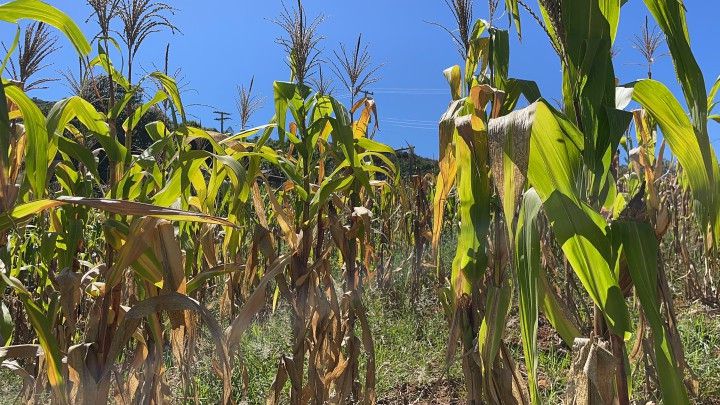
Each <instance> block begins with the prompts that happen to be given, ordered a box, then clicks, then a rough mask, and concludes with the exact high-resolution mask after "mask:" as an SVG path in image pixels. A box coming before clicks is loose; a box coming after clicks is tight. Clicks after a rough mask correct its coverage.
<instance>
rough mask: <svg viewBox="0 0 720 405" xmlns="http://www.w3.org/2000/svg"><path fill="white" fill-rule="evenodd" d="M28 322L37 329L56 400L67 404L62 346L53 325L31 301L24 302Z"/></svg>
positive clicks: (36, 332)
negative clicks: (54, 332) (53, 330)
mask: <svg viewBox="0 0 720 405" xmlns="http://www.w3.org/2000/svg"><path fill="white" fill-rule="evenodd" d="M23 304H24V307H25V312H26V313H27V316H28V320H29V321H30V323H31V324H32V326H33V329H35V334H36V335H37V338H38V340H39V341H40V347H42V349H43V351H44V352H45V362H46V363H47V376H48V380H49V381H50V386H51V387H52V390H53V394H54V396H55V399H56V400H57V401H59V402H60V403H63V404H65V403H67V398H66V395H65V381H64V380H63V373H62V367H63V366H62V354H61V353H60V345H58V342H57V339H55V335H54V334H53V332H52V329H53V325H52V323H51V322H50V320H49V319H48V318H47V316H46V315H45V314H44V313H43V311H42V310H41V309H40V308H39V307H38V306H37V305H36V304H35V303H34V302H33V301H32V300H29V299H26V300H23Z"/></svg>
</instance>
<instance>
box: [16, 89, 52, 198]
mask: <svg viewBox="0 0 720 405" xmlns="http://www.w3.org/2000/svg"><path fill="white" fill-rule="evenodd" d="M5 95H6V96H7V97H8V98H9V99H10V100H12V101H13V102H14V103H15V104H16V105H17V106H18V108H19V109H20V112H21V113H22V119H23V125H25V133H26V134H27V153H26V156H25V167H26V170H27V173H28V174H27V180H28V182H29V183H30V187H31V188H32V190H33V193H34V194H35V197H36V198H43V197H44V196H45V193H46V192H47V191H46V186H47V174H48V166H49V165H50V160H49V159H48V144H49V138H48V132H47V129H46V128H45V116H44V115H43V113H42V111H40V109H39V108H38V106H37V105H35V103H34V102H33V101H32V100H30V98H29V97H28V96H27V95H25V93H24V92H23V91H22V90H21V89H20V88H19V87H17V86H13V85H7V84H5Z"/></svg>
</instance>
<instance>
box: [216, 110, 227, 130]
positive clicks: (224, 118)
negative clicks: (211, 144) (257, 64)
mask: <svg viewBox="0 0 720 405" xmlns="http://www.w3.org/2000/svg"><path fill="white" fill-rule="evenodd" d="M213 114H217V115H218V117H217V118H215V121H220V133H221V134H224V133H225V121H227V120H229V119H230V113H226V112H223V111H213Z"/></svg>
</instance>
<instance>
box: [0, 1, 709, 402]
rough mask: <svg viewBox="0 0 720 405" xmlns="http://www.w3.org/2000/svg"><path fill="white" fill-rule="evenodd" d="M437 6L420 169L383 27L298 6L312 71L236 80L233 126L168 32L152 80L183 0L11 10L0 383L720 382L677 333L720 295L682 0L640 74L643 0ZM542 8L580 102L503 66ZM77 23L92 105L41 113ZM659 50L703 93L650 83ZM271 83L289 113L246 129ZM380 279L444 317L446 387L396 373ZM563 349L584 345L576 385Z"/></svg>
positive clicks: (83, 82)
mask: <svg viewBox="0 0 720 405" xmlns="http://www.w3.org/2000/svg"><path fill="white" fill-rule="evenodd" d="M445 2H446V3H447V6H448V7H447V8H448V17H449V18H451V19H452V21H453V22H454V24H455V25H454V26H450V27H443V28H444V29H445V30H446V31H447V33H449V34H450V36H451V38H450V40H451V41H448V46H452V45H453V44H454V45H455V46H456V47H457V51H458V55H459V60H457V61H456V62H457V64H454V65H453V61H448V63H447V65H452V66H450V67H448V68H447V70H445V71H444V72H438V74H440V73H443V74H444V76H445V78H446V79H447V85H448V92H447V95H448V96H447V97H448V99H447V101H448V107H447V110H446V111H444V112H443V111H438V112H437V117H441V118H440V119H439V122H438V133H437V140H438V144H439V155H438V160H437V162H436V166H435V167H434V168H432V169H431V170H427V171H424V172H423V171H421V170H416V171H415V172H413V173H407V172H405V168H404V167H401V164H400V161H401V160H399V159H400V153H399V152H397V151H396V150H395V149H394V148H392V147H390V146H388V145H386V144H384V143H382V142H380V141H379V140H378V139H376V136H375V135H376V132H377V130H378V128H379V125H380V123H381V122H382V107H383V106H382V105H378V103H376V101H375V99H374V98H373V97H372V94H371V93H370V92H369V90H372V86H373V85H374V84H375V83H376V82H377V81H378V80H379V74H378V72H379V71H381V69H382V66H381V65H380V64H376V63H375V62H374V60H373V59H372V57H371V54H370V48H369V47H368V46H367V45H366V43H365V42H364V41H363V37H362V35H360V33H357V41H354V42H353V43H352V44H351V45H348V46H345V45H343V46H341V48H340V49H339V50H338V51H335V52H327V51H321V49H322V47H321V46H320V45H319V44H320V41H321V40H322V39H323V38H322V35H321V29H322V19H321V18H315V17H314V16H309V15H308V13H307V12H306V10H305V9H304V7H303V4H302V3H301V2H300V0H297V1H296V2H292V4H287V5H284V8H283V10H284V11H283V13H282V14H281V15H279V16H278V17H277V19H276V20H274V21H273V22H274V23H275V24H277V26H278V28H279V29H280V30H281V31H282V32H283V36H281V37H280V38H279V39H278V40H277V45H278V46H279V47H280V48H281V49H282V50H283V51H284V52H285V54H286V60H285V61H284V62H286V63H287V66H288V68H289V74H290V77H291V80H290V81H275V82H274V83H260V82H258V81H256V80H255V79H251V80H250V81H249V84H248V85H242V86H239V87H238V89H237V93H238V99H237V109H238V111H239V113H240V114H239V115H240V117H241V118H240V119H241V124H242V128H241V130H240V131H239V132H236V133H225V131H222V130H221V131H213V130H209V129H203V128H200V127H199V125H196V123H194V122H192V121H191V120H190V119H188V113H187V106H186V105H185V104H183V91H182V87H183V84H182V83H181V80H180V79H179V78H178V77H177V75H174V74H173V73H172V72H169V70H168V67H167V66H168V59H169V47H168V51H167V52H166V53H165V55H158V56H157V60H164V66H165V68H164V69H160V70H158V71H152V72H141V71H140V70H138V66H137V62H136V54H137V52H138V49H140V48H141V46H142V44H143V42H144V41H145V40H146V39H147V38H148V37H149V36H151V35H153V34H154V33H156V32H159V31H168V32H176V31H179V30H181V29H182V27H176V26H175V23H174V21H173V16H174V13H175V11H176V10H175V9H174V7H173V5H172V3H163V2H160V1H155V0H87V2H81V3H82V7H85V8H87V10H88V14H91V15H92V16H91V17H90V20H89V21H91V22H92V23H93V24H94V25H96V27H97V34H96V35H95V34H92V35H90V34H86V33H83V32H82V31H81V30H80V28H79V27H78V25H77V24H76V22H74V21H73V20H72V19H70V18H69V17H68V16H67V14H65V13H64V12H63V11H61V10H59V9H57V8H55V7H53V6H51V5H49V4H47V3H44V2H42V1H40V0H13V1H9V2H7V3H4V4H0V20H2V21H3V23H4V24H5V25H11V24H12V25H15V26H16V27H17V29H16V34H15V36H14V38H6V43H7V45H6V47H5V51H6V56H5V57H4V60H3V62H2V69H0V70H1V71H2V75H3V76H2V77H3V78H2V86H0V91H2V93H3V94H0V169H1V170H0V248H1V249H0V287H2V291H3V295H2V301H1V302H0V365H1V366H2V367H1V368H2V369H3V372H2V373H0V375H1V376H2V378H3V379H4V380H6V381H8V386H12V387H15V388H13V389H12V391H11V396H10V397H8V398H5V397H0V398H4V399H2V400H0V401H5V400H7V401H15V402H16V403H53V404H103V403H118V404H136V403H138V404H140V403H142V404H146V403H148V404H161V403H223V404H244V403H263V402H264V403H267V404H293V405H294V404H326V403H328V404H346V403H363V404H376V403H429V404H430V403H468V404H498V405H499V404H542V403H565V404H578V405H582V404H587V405H591V404H616V403H617V404H621V405H624V404H631V403H642V404H644V403H663V404H690V403H716V402H713V401H720V393H718V392H717V388H716V387H713V386H712V385H713V383H712V382H711V381H710V380H707V379H705V378H703V377H701V376H699V374H698V372H697V370H694V369H693V363H692V362H691V361H690V360H689V356H688V354H687V351H688V350H689V349H688V347H689V345H690V346H692V345H694V344H695V343H697V342H693V340H692V338H687V337H685V336H684V335H683V333H682V331H681V327H680V326H679V325H680V324H681V323H682V322H683V320H684V318H685V317H686V316H687V315H684V314H687V312H686V310H685V309H686V308H687V305H686V304H687V303H695V304H696V305H697V306H699V307H701V308H703V310H704V311H706V312H707V313H709V314H711V317H712V316H715V317H716V318H715V320H717V314H718V312H717V311H718V310H720V256H719V255H718V249H720V165H719V164H718V158H717V156H716V153H715V151H714V150H713V148H712V145H711V142H710V136H709V132H708V125H709V122H712V121H718V122H720V116H719V115H716V114H715V113H714V109H715V107H716V105H717V102H716V101H715V96H716V94H717V92H718V90H719V89H720V81H718V82H716V83H715V84H714V85H712V86H711V87H708V86H707V83H706V81H705V78H704V76H703V72H702V70H701V69H700V67H699V66H698V63H697V61H696V59H695V57H694V55H693V52H692V49H691V43H690V35H689V29H688V26H687V22H686V16H685V8H684V5H683V4H682V2H681V1H679V0H643V2H644V4H645V6H646V8H647V11H648V13H649V15H650V16H651V19H649V20H648V21H646V22H645V26H644V29H643V32H642V35H641V36H639V37H638V40H639V44H638V46H639V47H640V48H641V51H642V52H643V55H644V56H645V57H646V59H647V61H648V74H647V76H648V77H647V78H645V79H642V80H638V81H635V82H630V83H624V84H623V83H622V82H621V81H620V80H619V79H617V78H616V75H615V68H614V64H613V63H614V62H613V49H614V46H615V40H616V36H617V32H618V27H619V26H620V23H621V21H624V20H621V18H620V17H621V14H622V13H621V11H622V8H623V5H624V4H625V3H626V0H624V1H621V0H612V1H607V0H602V1H601V0H575V1H571V0H538V2H537V4H535V3H533V4H530V2H526V0H505V1H504V2H502V4H501V3H500V2H499V1H498V0H490V2H489V7H488V10H489V11H490V15H488V16H487V19H476V18H475V17H474V11H473V7H474V6H475V5H474V4H473V1H472V0H446V1H445ZM496 14H498V15H500V14H502V15H504V16H505V18H504V20H505V21H504V25H505V26H506V27H507V28H508V29H503V28H500V27H499V26H497V25H496V22H498V21H499V20H501V18H499V17H497V18H496ZM521 16H522V17H523V18H522V19H521ZM653 20H654V21H653ZM271 23H272V22H271ZM528 23H531V24H537V25H539V26H540V27H541V29H542V31H543V32H544V34H546V37H547V41H549V43H550V45H551V48H552V49H553V50H554V54H552V55H547V57H548V58H550V57H552V58H557V60H558V61H559V63H560V66H561V67H562V93H561V94H562V99H561V100H559V101H558V102H554V101H548V100H547V99H545V98H543V91H544V89H543V88H541V86H539V85H538V84H537V83H535V82H533V81H529V80H525V79H523V78H515V77H510V76H509V72H510V67H509V64H510V53H511V49H510V48H511V46H510V45H511V41H510V39H511V37H512V36H513V35H518V36H521V35H522V33H523V28H525V27H524V24H528ZM651 24H656V25H657V27H658V29H657V30H656V31H653V30H652V29H650V28H649V27H650V26H651ZM113 27H121V28H120V29H116V28H113ZM700 29H701V27H700ZM59 36H60V37H65V38H66V39H67V40H69V42H70V43H71V44H72V46H73V48H74V51H75V52H76V53H77V60H78V69H77V71H75V72H70V71H68V72H67V73H63V78H62V80H63V81H65V82H67V83H69V84H70V87H71V88H72V92H73V94H74V95H73V96H70V97H68V98H65V99H62V100H60V101H57V102H53V103H52V104H51V105H50V106H47V108H46V107H45V106H42V105H40V104H39V103H38V101H37V100H36V99H34V98H31V96H28V93H30V92H32V91H33V90H34V89H37V88H43V87H47V86H55V85H60V84H58V83H55V82H56V81H58V79H52V78H39V76H42V75H43V74H44V73H45V72H44V71H43V67H44V66H46V65H47V64H48V63H49V62H50V61H51V60H52V58H53V53H54V52H55V50H56V48H57V39H58V37H59ZM661 43H665V44H666V47H667V50H668V53H669V57H670V59H672V62H673V64H674V67H675V71H676V73H677V80H678V83H679V84H680V86H681V89H682V96H683V97H684V98H683V99H678V98H677V96H676V95H675V94H674V93H673V92H671V91H670V90H669V88H668V84H664V83H662V82H660V81H657V80H654V79H653V78H652V64H653V62H654V60H655V59H654V58H655V56H656V55H657V52H658V49H659V47H660V44H661ZM116 53H119V54H121V55H122V56H123V57H122V60H120V61H114V60H112V58H111V56H110V55H111V54H116ZM278 62H279V63H282V62H283V61H278ZM161 65H162V64H161ZM133 72H134V74H133ZM139 73H142V74H139ZM331 75H332V76H334V77H335V78H336V82H335V83H336V84H338V86H339V87H340V88H341V90H342V91H345V92H348V93H349V94H350V98H349V99H350V102H349V103H344V102H342V101H341V100H340V98H337V97H335V96H334V91H335V90H334V89H333V87H332V86H331V85H330V82H329V79H328V77H329V76H331ZM271 84H272V87H270V85H271ZM258 88H267V89H268V90H270V89H272V98H271V103H272V106H273V107H274V115H273V116H272V117H263V118H261V120H262V122H265V124H264V125H260V126H257V127H250V126H249V123H250V122H252V120H251V117H253V116H256V115H257V113H258V111H260V110H261V108H260V107H261V104H262V102H263V100H262V99H261V98H260V97H258V96H257V95H256V93H255V92H256V90H257V89H258ZM545 91H550V90H545ZM437 117H429V119H433V120H435V119H436V118H437ZM413 156H414V155H413ZM413 164H414V163H413ZM413 167H414V166H413ZM378 296H379V297H381V298H380V299H381V300H383V299H384V300H386V301H381V302H396V303H397V304H396V305H398V306H405V307H406V308H409V310H408V311H410V312H413V311H414V313H416V314H419V313H421V312H422V311H426V309H422V311H421V308H426V307H428V306H430V307H431V309H430V310H428V311H430V312H432V313H437V314H438V317H437V318H433V319H434V322H435V323H436V324H437V325H438V327H439V328H440V329H441V330H442V332H441V335H442V336H441V337H440V340H442V341H443V342H444V344H443V345H442V346H443V347H440V348H438V350H437V351H438V352H439V353H438V354H439V356H440V357H441V358H442V362H441V363H442V364H441V365H440V366H439V369H442V370H444V371H442V372H441V373H440V374H441V376H440V377H439V378H443V379H454V380H455V381H457V382H458V384H457V386H456V387H455V390H456V391H457V395H455V396H454V397H453V399H452V400H450V399H447V398H446V397H442V398H441V397H440V396H439V394H438V393H432V392H431V393H430V394H427V395H425V396H423V397H421V396H419V395H418V396H416V397H412V396H411V395H410V394H408V393H407V392H406V391H403V390H404V389H405V388H402V389H397V390H392V389H390V390H388V389H387V388H386V384H385V382H384V381H383V378H384V376H387V372H386V371H385V370H386V369H387V367H389V366H388V364H387V361H386V360H384V359H385V354H383V353H385V352H386V349H385V345H387V344H388V343H387V341H388V340H387V335H386V333H389V332H387V331H384V330H382V329H379V328H378V326H377V325H378V324H379V323H378V322H380V319H379V317H380V316H381V315H379V313H378V311H376V310H374V309H373V308H374V306H373V305H374V304H373V301H372V300H373V299H374V298H373V297H378ZM383 297H384V298H383ZM713 314H714V315H713ZM414 316H415V315H414ZM417 316H419V315H417ZM413 319H415V318H413ZM271 320H274V322H277V323H279V324H282V329H281V330H282V331H283V332H282V334H283V336H282V337H278V339H285V340H284V341H287V344H286V345H285V346H284V348H283V352H282V353H279V355H277V356H274V357H273V358H272V360H271V362H272V371H273V377H272V378H270V379H267V380H265V381H263V382H262V386H263V388H262V393H261V394H260V395H258V394H257V393H255V391H253V390H251V388H252V387H251V380H253V379H254V378H255V376H257V375H259V370H258V368H257V363H255V362H252V361H249V356H250V355H251V353H249V351H250V350H252V349H251V348H249V346H248V344H247V342H248V339H249V337H248V335H249V334H251V333H253V331H254V330H257V329H256V328H257V327H258V325H263V324H266V323H267V322H270V321H271ZM420 329H422V328H420V327H418V328H417V334H418V336H420V337H418V341H421V342H423V340H422V339H426V340H425V341H429V340H430V338H428V337H426V336H425V335H426V334H428V333H429V332H428V331H423V330H420ZM268 338H272V336H268ZM708 339H710V338H708ZM547 340H551V341H553V342H554V343H552V345H554V346H557V347H559V348H561V350H563V351H564V352H565V353H567V357H566V359H567V361H566V362H565V363H564V364H563V369H562V370H561V371H562V374H563V377H562V379H561V381H555V382H553V381H549V380H551V378H550V377H549V374H548V370H546V369H544V365H546V364H547V360H546V359H545V358H546V357H547V354H546V344H545V343H543V342H545V341H547ZM708 341H710V340H708ZM712 342H717V340H712ZM407 344H408V345H409V344H411V342H407ZM420 344H421V345H422V344H424V343H420ZM708 345H709V348H708V350H709V351H708V355H707V357H708V359H706V360H707V361H710V362H717V363H720V347H716V346H714V344H713V343H709V344H708ZM391 350H395V349H394V348H393V349H391ZM410 356H412V354H411V355H410ZM713 356H714V359H715V360H712V358H713ZM717 363H716V364H717ZM202 367H205V368H207V369H208V370H209V375H206V376H201V375H200V373H199V372H198V370H199V369H200V368H202ZM452 370H457V372H456V373H454V372H452ZM407 371H408V372H409V373H412V372H413V370H407ZM553 375H554V374H553ZM703 375H705V374H703ZM203 378H204V379H205V380H208V381H210V384H212V385H213V386H214V387H216V389H215V390H210V392H209V393H208V392H207V391H208V390H203V389H201V388H202V387H201V385H202V384H201V383H203V380H202V379H203ZM715 381H717V380H715ZM553 384H560V385H561V388H560V389H559V391H560V393H559V394H557V393H556V394H555V395H554V396H550V395H549V393H548V386H549V385H553ZM718 384H720V383H718ZM713 390H714V391H713ZM251 391H252V392H251ZM390 391H392V392H390ZM397 392H400V393H401V394H400V395H398V394H396V395H393V393H397ZM708 393H715V394H708Z"/></svg>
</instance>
